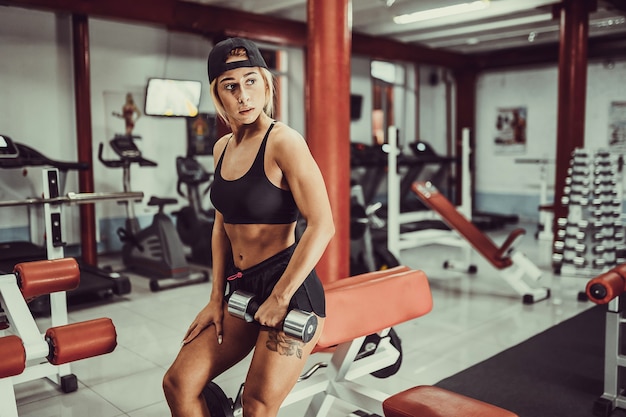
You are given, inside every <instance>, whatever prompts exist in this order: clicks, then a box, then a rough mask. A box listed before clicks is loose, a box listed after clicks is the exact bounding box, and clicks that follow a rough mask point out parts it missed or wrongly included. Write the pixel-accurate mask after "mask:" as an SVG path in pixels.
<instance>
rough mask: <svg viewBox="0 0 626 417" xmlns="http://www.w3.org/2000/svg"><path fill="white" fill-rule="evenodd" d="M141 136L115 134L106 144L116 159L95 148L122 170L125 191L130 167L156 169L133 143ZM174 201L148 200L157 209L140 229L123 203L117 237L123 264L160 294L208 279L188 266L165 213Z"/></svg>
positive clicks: (107, 162) (131, 210) (130, 206)
mask: <svg viewBox="0 0 626 417" xmlns="http://www.w3.org/2000/svg"><path fill="white" fill-rule="evenodd" d="M137 139H140V136H134V135H116V136H115V137H114V138H113V139H111V140H110V141H109V145H110V146H111V148H112V149H113V151H115V153H116V154H117V155H118V156H119V159H104V158H103V156H102V152H103V144H102V143H100V146H99V148H98V159H99V160H100V162H102V164H104V166H106V167H107V168H122V169H123V187H124V192H129V191H130V174H131V173H130V168H131V165H132V164H137V165H139V166H141V167H155V166H157V164H156V162H153V161H151V160H149V159H146V158H144V157H143V156H142V154H141V151H140V150H139V148H138V147H137V145H136V143H135V140H137ZM176 202H177V200H176V199H175V198H158V197H154V196H153V197H151V198H150V200H149V201H148V206H156V207H158V211H157V213H156V214H155V215H154V217H153V218H152V223H151V224H150V225H149V226H148V227H146V228H144V229H141V228H140V226H139V219H137V217H136V216H135V210H134V205H133V203H132V202H126V204H125V207H126V215H127V217H126V225H125V227H124V228H119V229H118V230H117V234H118V236H119V238H120V240H121V241H122V242H123V246H122V259H123V261H124V265H125V266H126V267H127V268H129V269H131V270H133V271H136V272H137V273H139V274H141V275H144V276H146V277H148V278H149V279H150V289H151V290H152V291H160V290H163V289H170V288H177V287H181V286H185V285H192V284H199V283H202V282H207V281H208V280H209V274H208V272H207V271H205V270H196V269H193V268H191V267H190V266H189V264H188V262H187V259H186V257H185V253H184V247H183V243H182V242H181V240H180V237H179V236H178V234H177V232H176V228H175V226H174V223H173V222H172V220H171V219H170V218H169V216H168V215H166V214H165V212H164V207H165V206H166V205H168V204H176Z"/></svg>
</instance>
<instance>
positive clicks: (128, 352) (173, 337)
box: [15, 225, 592, 417]
mask: <svg viewBox="0 0 626 417" xmlns="http://www.w3.org/2000/svg"><path fill="white" fill-rule="evenodd" d="M516 226H519V225H516ZM522 226H525V225H522ZM526 228H527V230H529V234H528V235H527V236H526V238H525V240H524V241H523V243H522V247H521V250H522V251H523V252H524V253H526V254H527V255H528V256H529V258H530V259H532V260H533V262H535V263H536V264H537V265H538V266H539V267H540V268H541V269H542V270H543V271H544V272H545V274H544V276H543V277H542V279H541V284H542V285H543V286H546V287H550V288H551V290H552V297H551V298H550V299H549V300H546V301H541V302H538V303H535V304H533V305H524V304H523V303H522V301H521V298H520V297H519V296H517V295H516V293H515V292H514V291H513V290H512V289H511V288H510V287H509V286H508V285H507V284H506V283H505V282H504V281H503V280H502V279H501V278H499V275H498V273H497V271H495V270H494V269H493V268H491V267H490V266H489V265H488V264H487V263H485V262H484V261H483V260H482V259H481V258H479V256H478V255H474V260H475V261H476V263H477V265H478V269H479V270H478V274H476V275H475V276H469V275H467V274H465V273H460V272H454V271H449V270H444V269H442V267H441V265H442V262H443V261H444V260H445V259H447V258H448V257H449V256H450V254H451V253H452V251H455V249H450V248H449V247H442V246H429V247H422V248H416V249H410V250H405V251H403V252H402V254H401V261H402V263H403V264H406V265H408V266H410V267H412V268H416V269H422V270H424V271H425V272H426V273H427V275H428V276H429V279H430V283H431V286H432V293H433V299H434V309H433V311H432V312H431V313H430V314H428V315H426V316H424V317H422V318H419V319H417V320H414V321H410V322H406V323H403V324H401V325H399V326H397V327H395V329H396V331H397V333H398V335H399V336H400V338H401V339H402V352H403V365H402V367H401V369H400V371H399V372H398V373H397V374H396V375H393V376H391V377H389V378H386V379H377V378H374V377H371V376H366V377H363V378H360V379H359V382H361V383H363V384H366V385H369V386H372V387H375V388H377V389H379V390H381V391H383V392H386V393H388V394H392V393H394V392H398V391H400V390H402V389H406V388H409V387H412V386H415V385H419V384H434V383H436V382H438V381H440V380H441V379H443V378H446V377H448V376H450V375H453V374H455V373H457V372H459V371H461V370H463V369H466V368H467V367H469V366H471V365H473V364H475V363H477V362H479V361H482V360H484V359H487V358H489V357H490V356H492V355H494V354H496V353H498V352H501V351H503V350H505V349H507V348H509V347H511V346H513V345H516V344H518V343H520V342H522V341H524V340H526V339H527V338H529V337H531V336H533V335H535V334H537V333H539V332H541V331H543V330H545V329H548V328H549V327H551V326H553V325H555V324H557V323H559V322H561V321H563V320H566V319H568V318H569V317H571V316H573V315H575V314H577V313H579V312H581V311H583V310H585V309H587V308H590V307H592V304H591V303H589V302H580V301H578V300H577V294H578V292H579V291H581V290H583V289H584V286H585V284H586V281H587V279H586V278H581V277H563V276H556V277H555V276H554V275H553V274H552V269H551V266H550V254H551V251H550V244H549V242H546V241H537V240H535V239H534V238H533V237H532V233H531V232H533V231H534V229H533V226H532V225H528V226H527V227H526ZM506 233H507V230H506V229H505V230H501V231H497V232H491V233H490V235H491V236H492V238H493V239H494V241H496V242H498V243H499V242H501V241H502V240H503V239H504V237H505V235H506ZM104 262H106V261H104ZM589 278H591V277H589ZM131 280H132V286H133V289H132V292H131V293H130V294H128V295H127V296H125V297H123V298H117V299H116V300H113V301H112V302H106V303H102V304H99V305H95V306H89V307H81V308H72V309H71V311H70V321H71V322H76V321H82V320H88V319H92V318H98V317H110V318H111V319H112V320H113V322H114V323H115V326H116V329H117V333H118V347H117V348H116V350H115V351H114V352H113V353H111V354H109V355H104V356H100V357H96V358H90V359H85V360H82V361H78V362H75V363H73V364H72V365H71V366H72V371H73V373H74V374H76V375H77V377H78V380H79V389H78V390H77V391H76V392H74V393H70V394H63V393H62V392H61V391H60V390H59V389H58V388H57V386H56V385H54V384H52V383H51V382H50V381H47V380H43V379H41V380H34V381H31V382H26V383H23V384H19V385H17V386H15V393H16V397H17V402H18V411H19V415H20V416H21V417H61V416H63V417H65V416H73V417H86V416H89V417H116V416H131V417H152V416H154V417H156V416H158V417H162V416H169V412H168V408H167V406H166V403H165V400H164V397H163V393H162V391H161V379H162V376H163V374H164V372H165V370H166V368H167V367H168V365H169V364H170V362H171V361H172V359H173V358H174V356H175V355H176V352H177V351H178V348H179V346H180V341H181V339H182V337H183V334H184V331H185V329H186V327H187V326H188V324H189V323H190V321H191V320H192V318H193V317H194V316H195V315H196V313H197V311H198V310H199V309H200V308H201V306H203V305H204V303H205V302H206V300H207V299H208V296H209V291H210V284H209V283H205V284H199V285H194V286H190V287H182V288H178V289H173V290H166V291H162V292H157V293H153V292H151V291H150V289H149V286H148V280H147V279H145V278H141V277H138V276H132V275H131ZM47 320H48V319H39V320H38V322H39V324H40V326H41V327H40V328H41V329H44V330H45V329H46V328H47V327H49V324H48V323H47V322H46V321H47ZM324 358H325V357H324V355H323V354H319V356H318V357H316V358H314V359H312V360H314V361H319V360H323V359H324ZM245 370H246V368H245V363H244V364H241V366H238V367H236V368H234V369H232V370H231V371H229V372H228V373H227V374H225V375H223V376H222V377H220V379H219V381H217V382H218V383H219V384H220V385H221V386H222V387H223V388H224V390H225V391H226V393H227V394H228V395H232V396H234V395H235V393H236V389H237V387H238V385H239V384H240V383H241V382H242V381H243V375H244V373H245ZM306 402H307V401H306V400H305V401H303V403H302V404H300V405H294V406H290V407H287V408H285V409H283V410H281V413H280V416H282V417H294V416H298V415H302V411H301V410H302V409H303V407H305V406H306ZM298 407H299V408H298ZM341 413H343V411H342V412H339V411H337V412H335V411H334V412H333V415H335V414H337V415H342V414H341ZM343 415H345V413H344V414H343Z"/></svg>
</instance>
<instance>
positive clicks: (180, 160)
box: [174, 155, 215, 266]
mask: <svg viewBox="0 0 626 417" xmlns="http://www.w3.org/2000/svg"><path fill="white" fill-rule="evenodd" d="M176 172H177V173H178V184H177V187H176V190H177V191H178V195H180V196H181V197H183V198H186V199H187V200H188V202H189V205H188V206H185V207H183V208H182V209H180V210H179V211H177V212H175V213H174V215H175V216H176V218H177V220H176V231H178V236H180V240H181V241H182V242H183V243H184V244H185V245H187V246H189V247H190V248H191V256H190V258H189V260H190V261H191V262H194V263H198V264H201V265H206V266H212V264H213V262H212V260H213V258H212V256H211V235H212V233H213V223H214V222H215V210H214V209H209V210H204V209H203V208H202V197H203V196H205V195H206V194H207V193H208V192H209V190H210V189H211V185H212V184H213V174H210V173H208V172H207V171H206V170H205V169H204V167H203V166H202V165H201V164H200V162H198V160H197V159H196V158H194V157H193V156H190V155H188V156H178V157H176ZM203 184H207V186H206V188H205V189H204V190H203V191H202V192H201V191H200V187H201V186H202V185H203ZM183 185H185V187H186V192H185V191H183Z"/></svg>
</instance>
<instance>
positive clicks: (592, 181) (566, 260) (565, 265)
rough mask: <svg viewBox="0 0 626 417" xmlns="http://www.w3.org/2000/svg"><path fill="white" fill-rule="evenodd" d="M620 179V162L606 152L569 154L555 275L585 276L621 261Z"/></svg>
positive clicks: (622, 233) (577, 151)
mask: <svg viewBox="0 0 626 417" xmlns="http://www.w3.org/2000/svg"><path fill="white" fill-rule="evenodd" d="M620 175H621V162H620V161H619V160H618V158H617V157H616V156H614V155H613V154H611V153H610V152H608V151H605V150H598V151H595V152H591V151H589V150H585V149H576V150H575V151H574V152H573V154H572V158H571V166H570V168H569V170H568V176H567V178H566V180H565V187H564V190H563V191H564V192H563V198H562V200H561V203H562V204H563V205H565V206H567V207H568V215H567V217H566V218H560V219H558V220H557V226H558V227H557V231H556V239H555V242H554V247H553V256H552V261H553V268H554V270H555V271H557V272H561V273H564V274H570V275H589V274H594V273H600V272H602V271H604V270H607V269H610V268H612V267H614V266H615V265H617V264H618V263H621V262H623V261H624V259H623V258H624V256H623V253H624V250H623V248H624V232H623V225H622V221H621V213H622V200H621V192H620V191H621V186H622V185H621V181H620Z"/></svg>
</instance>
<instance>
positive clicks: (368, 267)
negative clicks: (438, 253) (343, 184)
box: [350, 183, 400, 276]
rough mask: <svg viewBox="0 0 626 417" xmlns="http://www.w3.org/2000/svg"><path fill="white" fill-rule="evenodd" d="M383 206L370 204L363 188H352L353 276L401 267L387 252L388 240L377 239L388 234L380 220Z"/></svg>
mask: <svg viewBox="0 0 626 417" xmlns="http://www.w3.org/2000/svg"><path fill="white" fill-rule="evenodd" d="M381 206H382V204H381V203H379V202H378V203H373V204H369V205H366V204H365V199H364V197H363V188H362V186H361V185H360V184H357V183H353V184H352V186H351V187H350V275H351V276H352V275H358V274H362V273H365V272H372V271H377V270H381V269H387V268H393V267H395V266H398V265H400V262H399V261H398V259H397V258H396V257H395V256H394V255H393V253H391V252H390V251H389V249H387V239H386V238H385V237H384V236H376V233H379V232H382V233H379V234H384V233H385V230H384V228H385V226H386V224H385V221H384V220H383V219H381V218H380V217H378V210H379V209H380V208H381Z"/></svg>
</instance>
